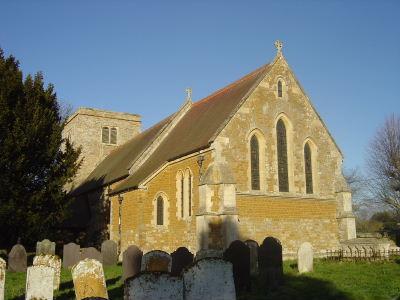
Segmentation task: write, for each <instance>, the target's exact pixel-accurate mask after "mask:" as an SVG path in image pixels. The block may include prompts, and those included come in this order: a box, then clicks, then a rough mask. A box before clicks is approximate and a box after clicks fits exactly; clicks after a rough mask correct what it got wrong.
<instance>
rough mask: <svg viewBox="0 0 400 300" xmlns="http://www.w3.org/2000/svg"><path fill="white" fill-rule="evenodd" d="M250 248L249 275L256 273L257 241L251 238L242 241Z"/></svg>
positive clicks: (255, 274)
mask: <svg viewBox="0 0 400 300" xmlns="http://www.w3.org/2000/svg"><path fill="white" fill-rule="evenodd" d="M244 243H245V244H246V245H247V247H249V249H250V275H251V276H257V275H258V243H257V242H256V241H253V240H247V241H245V242H244Z"/></svg>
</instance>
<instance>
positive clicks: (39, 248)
mask: <svg viewBox="0 0 400 300" xmlns="http://www.w3.org/2000/svg"><path fill="white" fill-rule="evenodd" d="M55 253H56V243H54V242H52V241H50V240H48V239H44V240H43V241H41V242H37V243H36V255H41V254H50V255H54V254H55Z"/></svg>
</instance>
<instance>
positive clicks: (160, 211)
mask: <svg viewBox="0 0 400 300" xmlns="http://www.w3.org/2000/svg"><path fill="white" fill-rule="evenodd" d="M157 225H164V199H163V197H161V196H158V197H157Z"/></svg>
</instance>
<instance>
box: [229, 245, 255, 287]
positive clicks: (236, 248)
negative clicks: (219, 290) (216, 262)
mask: <svg viewBox="0 0 400 300" xmlns="http://www.w3.org/2000/svg"><path fill="white" fill-rule="evenodd" d="M224 259H225V260H227V261H229V262H231V263H232V267H233V279H234V282H235V288H236V292H237V293H239V292H241V291H245V290H246V291H249V290H250V249H249V247H247V246H246V244H245V243H243V242H242V241H238V240H237V241H233V242H232V243H231V244H230V245H229V247H228V249H226V250H225V252H224Z"/></svg>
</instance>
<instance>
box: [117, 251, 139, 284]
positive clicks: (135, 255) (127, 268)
mask: <svg viewBox="0 0 400 300" xmlns="http://www.w3.org/2000/svg"><path fill="white" fill-rule="evenodd" d="M142 256H143V252H142V251H141V250H140V249H139V248H138V247H137V246H135V245H132V246H129V247H128V248H127V249H126V250H125V251H124V253H123V254H122V279H123V280H126V279H127V278H129V277H132V276H135V275H136V274H138V273H139V272H140V269H141V265H142Z"/></svg>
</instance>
